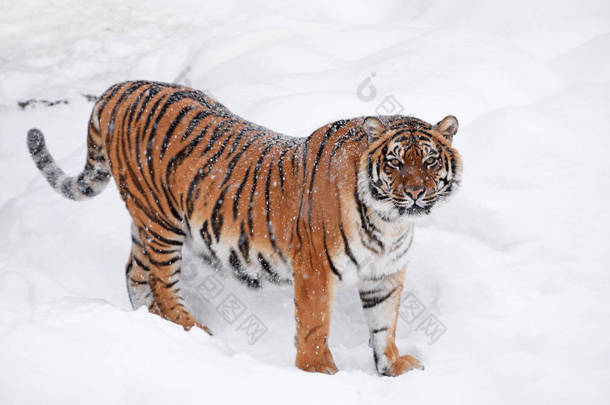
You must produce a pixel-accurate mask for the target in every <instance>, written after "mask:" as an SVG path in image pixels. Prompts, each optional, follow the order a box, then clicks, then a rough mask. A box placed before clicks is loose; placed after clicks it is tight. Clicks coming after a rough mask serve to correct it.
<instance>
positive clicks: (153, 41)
mask: <svg viewBox="0 0 610 405" xmlns="http://www.w3.org/2000/svg"><path fill="white" fill-rule="evenodd" d="M33 16H34V17H35V18H33ZM609 23H610V4H608V2H605V1H597V2H596V1H586V2H578V3H574V2H569V1H560V2H550V1H541V2H526V1H521V2H510V3H507V4H504V5H502V4H498V3H497V2H479V1H474V0H465V1H460V2H449V1H424V0H418V1H412V2H407V3H402V2H399V1H393V0H385V1H381V2H377V3H376V5H375V6H371V5H370V2H365V1H356V2H347V1H342V2H327V1H315V2H313V3H310V2H308V3H296V4H287V3H285V2H278V1H277V0H267V1H262V2H259V3H257V4H254V3H253V2H241V3H229V2H221V1H215V2H206V4H205V5H203V4H200V3H199V2H195V1H189V0H179V1H177V2H175V3H174V4H172V6H171V7H170V6H167V3H166V2H161V1H153V2H146V3H145V2H130V3H124V2H121V1H118V0H105V1H100V2H98V3H96V4H87V6H86V7H83V5H82V4H81V3H78V2H75V1H74V0H61V1H57V2H52V3H48V2H42V1H40V0H30V1H26V2H24V3H20V4H19V5H17V4H16V3H15V4H11V5H9V4H8V3H7V4H5V5H3V6H2V13H0V45H1V46H0V49H1V50H0V61H1V65H0V66H1V68H0V173H1V174H0V178H1V182H2V183H1V184H2V188H1V189H0V229H2V232H1V233H0V365H1V366H0V403H2V404H35V403H41V402H43V401H44V402H45V403H57V404H60V403H62V404H63V403H84V402H86V403H92V404H97V403H99V404H108V403H148V404H157V403H158V404H165V403H169V402H170V401H171V402H172V403H205V402H208V401H209V402H214V403H237V402H240V403H244V402H247V401H248V402H250V403H259V402H264V403H268V404H274V403H287V402H289V403H295V404H300V403H309V404H311V403H314V402H323V403H325V402H330V401H337V403H354V404H359V403H388V404H390V403H391V404H396V403H406V402H412V403H431V404H437V403H494V404H502V403H507V404H508V403H542V402H544V403H546V402H550V401H553V402H554V403H558V404H559V403H565V404H568V403H574V402H578V403H587V404H606V403H608V402H609V401H610V389H609V388H608V385H607V381H610V369H609V366H608V364H610V349H609V346H608V333H609V331H610V330H609V326H608V325H610V307H609V306H608V296H609V293H610V272H608V265H607V260H605V259H606V253H607V246H608V242H609V238H608V232H607V229H608V228H609V226H610V218H609V215H608V210H607V205H608V200H609V199H608V197H609V196H610V192H609V191H608V186H609V185H610V184H609V181H608V178H609V175H610V165H609V164H608V161H607V159H606V155H607V152H608V150H610V136H609V134H608V129H607V127H608V125H607V124H606V122H605V120H606V119H607V117H608V113H609V112H610V111H609V110H608V106H609V105H610V75H609V72H610V56H609V55H608V52H607V50H608V45H609V41H610V40H609V38H610V29H609V27H610V24H609ZM134 78H138V79H154V80H159V81H181V82H182V83H185V84H190V85H192V86H193V87H197V88H200V89H207V90H208V91H210V92H211V93H212V94H213V95H214V96H215V97H217V98H218V99H220V100H221V101H222V102H223V103H225V104H226V105H227V106H228V107H229V108H230V109H232V110H233V111H235V112H236V113H238V114H240V115H242V116H244V117H247V118H248V119H251V120H253V121H255V122H257V123H260V124H263V125H266V126H268V127H270V128H273V129H276V130H279V131H282V132H284V133H287V134H293V135H298V136H305V135H307V134H308V133H309V132H310V131H311V130H313V129H315V128H317V127H319V126H320V125H321V124H323V123H326V122H329V121H332V120H334V119H337V118H345V117H352V116H358V115H363V114H374V113H375V111H376V110H377V111H380V110H379V108H383V107H385V108H389V107H391V106H394V108H396V110H394V111H395V112H396V111H397V109H399V108H400V107H403V108H404V110H403V111H402V112H403V113H405V114H412V115H415V116H418V117H420V118H423V119H426V120H428V121H436V120H439V119H440V118H442V117H443V116H444V115H446V114H454V115H456V116H457V117H458V118H459V119H460V123H461V128H460V131H459V133H458V135H457V136H456V138H455V145H456V147H457V148H458V150H459V151H460V152H461V153H462V155H463V159H464V166H465V169H464V176H463V186H462V187H461V189H460V191H459V193H458V194H457V195H456V196H455V198H453V199H452V200H451V201H449V202H448V203H447V204H445V205H444V206H442V207H440V208H439V209H438V210H437V211H436V212H435V213H434V215H433V216H431V217H430V218H427V219H426V220H425V221H423V222H422V223H421V224H419V225H418V227H417V229H416V238H415V242H414V248H413V252H412V256H411V265H410V268H409V269H408V271H407V280H406V287H405V291H406V293H405V297H406V298H407V299H408V301H407V302H406V303H405V304H404V305H403V312H402V313H401V318H400V321H399V327H398V337H397V343H398V346H399V348H400V349H401V350H402V351H403V352H405V353H406V352H409V353H412V354H415V355H416V356H418V357H420V358H421V359H422V360H423V362H424V364H425V365H426V370H425V371H423V372H412V373H408V374H407V375H404V376H401V377H399V378H395V379H391V378H380V377H377V376H376V375H375V372H374V367H373V361H372V355H371V352H370V349H369V348H368V346H367V331H366V326H365V324H364V319H363V316H362V313H361V310H360V308H359V305H360V304H359V302H358V298H357V294H356V293H355V291H353V290H351V289H349V288H343V289H341V290H340V291H339V294H338V297H337V303H336V306H335V308H334V309H333V323H332V330H331V338H330V339H331V342H330V343H331V349H332V350H333V352H334V353H335V359H336V362H337V365H338V366H339V368H340V369H341V371H340V372H339V373H338V374H337V375H335V376H325V375H313V374H307V373H303V372H301V371H299V370H297V369H295V368H294V367H293V365H292V364H293V361H294V354H295V353H294V346H293V336H294V320H293V315H292V295H291V291H290V289H281V288H270V289H268V290H265V291H263V292H260V293H257V292H251V291H247V290H246V289H245V288H243V287H242V286H239V285H236V284H235V283H234V282H233V281H232V280H231V279H230V278H223V277H220V276H217V275H211V274H210V272H209V270H207V269H204V268H203V267H202V266H201V265H200V264H197V263H194V262H192V263H191V264H190V265H189V266H188V267H187V276H188V284H189V297H190V299H191V303H192V305H193V306H194V307H196V308H197V312H198V313H199V315H200V316H201V317H202V318H204V319H206V320H209V322H208V323H209V324H210V326H211V327H212V329H213V330H214V331H215V333H216V335H215V336H214V337H213V338H210V337H208V336H207V335H205V334H204V333H202V332H200V331H191V332H189V333H185V332H184V331H182V330H181V329H180V328H179V327H177V326H176V325H173V324H170V323H168V322H166V321H163V320H161V319H159V318H158V317H155V316H153V315H150V314H148V313H147V312H146V311H142V310H140V311H136V312H133V311H131V309H130V306H129V302H128V298H127V294H126V289H125V280H124V272H123V269H124V266H125V262H126V260H127V256H128V250H129V217H128V215H127V213H126V211H125V210H124V208H123V204H122V202H121V201H120V198H119V196H118V193H117V192H116V191H115V190H114V189H113V188H112V187H109V188H108V190H107V191H106V192H105V193H103V194H102V195H100V196H99V197H98V198H96V199H94V200H92V201H90V202H85V203H80V204H78V203H72V202H70V201H65V200H62V199H61V197H60V196H58V195H56V194H54V193H53V191H52V190H51V189H50V188H49V187H48V185H47V184H46V182H45V181H44V179H43V178H42V177H41V176H40V175H39V173H38V172H37V171H36V169H35V167H34V165H33V163H32V162H31V161H30V158H29V156H28V155H27V151H26V147H25V133H26V131H27V129H29V128H30V127H32V126H37V127H40V128H41V129H43V130H44V132H45V133H46V134H47V139H48V144H49V148H50V149H51V151H52V152H53V153H54V154H55V156H56V157H57V158H58V161H59V163H60V164H61V165H62V167H64V168H65V169H66V171H70V172H76V171H78V170H80V168H81V167H82V164H83V161H84V157H85V146H84V145H85V128H86V120H87V117H88V116H89V112H90V108H91V103H89V102H87V101H86V99H85V97H83V95H87V94H99V93H100V92H101V91H103V90H105V88H107V87H108V86H109V85H110V84H112V83H114V82H116V81H121V80H126V79H134ZM367 78H369V79H370V83H368V84H367V85H366V86H364V87H363V88H365V89H366V91H367V92H368V93H367V95H368V96H370V97H368V98H369V99H370V98H372V100H370V101H364V100H365V99H367V97H364V98H363V97H362V94H360V96H358V94H357V88H358V87H359V86H360V85H361V83H363V81H364V80H365V79H367ZM371 86H372V87H371ZM31 98H34V99H49V100H58V99H67V100H69V104H67V105H58V106H54V107H48V108H45V107H42V106H38V107H35V108H26V109H25V110H21V109H20V108H19V107H18V106H17V102H18V101H24V100H28V99H31ZM388 103H389V104H388ZM229 299H231V300H237V301H234V302H238V303H239V304H240V305H241V307H240V308H241V310H240V311H241V312H240V313H239V316H235V314H233V316H227V314H226V313H223V311H222V310H219V308H220V309H222V304H223V302H225V300H229ZM409 304H410V305H411V306H408V305H409ZM409 308H416V309H417V310H416V311H415V310H409ZM248 319H249V320H250V321H251V320H252V319H255V320H257V321H258V322H259V326H261V327H262V329H259V330H258V331H259V332H258V333H257V334H254V335H252V334H250V335H249V334H248V333H247V328H245V327H243V326H242V325H244V322H246V320H248ZM430 322H433V323H435V326H436V329H426V325H430ZM261 331H262V333H261ZM426 331H428V332H429V333H428V334H426ZM431 331H432V332H434V333H432V332H431Z"/></svg>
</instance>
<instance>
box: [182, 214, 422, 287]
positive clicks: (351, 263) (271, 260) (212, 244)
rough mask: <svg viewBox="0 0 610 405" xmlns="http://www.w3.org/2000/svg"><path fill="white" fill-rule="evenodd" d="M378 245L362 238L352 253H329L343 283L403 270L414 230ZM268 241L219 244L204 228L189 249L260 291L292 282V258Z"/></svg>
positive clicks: (228, 239)
mask: <svg viewBox="0 0 610 405" xmlns="http://www.w3.org/2000/svg"><path fill="white" fill-rule="evenodd" d="M375 239H376V240H377V241H378V242H377V243H373V241H372V240H370V239H369V238H367V235H365V234H359V235H358V236H355V237H353V238H351V240H350V241H349V249H344V250H340V251H338V252H335V253H334V254H333V253H330V254H329V256H330V260H331V261H332V265H333V266H334V268H335V270H336V272H337V273H338V274H337V276H338V277H339V278H340V281H341V282H343V283H346V284H350V285H354V284H357V283H358V281H359V280H370V279H379V278H383V277H385V276H388V275H391V274H394V273H396V272H399V271H401V270H403V269H404V268H405V267H406V264H407V259H408V252H409V250H410V247H411V244H412V242H413V226H412V225H411V226H409V227H407V228H406V232H404V233H402V234H400V235H397V236H389V237H384V236H382V235H376V237H375ZM257 242H258V243H257ZM265 242H266V241H257V239H252V240H248V242H247V243H246V242H245V240H242V238H239V237H231V236H222V237H220V238H219V239H218V240H216V238H215V237H214V235H213V233H212V232H211V230H210V229H208V228H207V227H206V226H205V224H204V226H203V227H201V231H200V232H199V233H193V235H192V236H191V238H190V240H188V245H189V247H190V249H191V250H192V251H193V252H194V253H195V254H196V255H198V256H199V257H201V258H202V260H203V261H204V262H205V263H206V264H208V265H211V266H213V267H214V268H216V269H217V270H219V271H223V272H229V273H232V274H233V276H234V277H235V278H237V279H238V280H239V281H241V282H243V283H245V284H246V285H247V286H248V287H252V288H260V287H262V285H263V284H264V283H265V282H271V283H273V284H289V283H292V281H293V271H292V267H291V264H290V258H289V257H287V256H286V255H283V256H281V255H280V254H278V253H276V252H274V251H273V250H272V249H270V248H269V246H268V243H265Z"/></svg>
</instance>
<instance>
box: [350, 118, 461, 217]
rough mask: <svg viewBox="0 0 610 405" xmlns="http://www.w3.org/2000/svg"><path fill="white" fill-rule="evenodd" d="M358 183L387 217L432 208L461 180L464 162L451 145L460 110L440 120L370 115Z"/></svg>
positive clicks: (372, 206)
mask: <svg viewBox="0 0 610 405" xmlns="http://www.w3.org/2000/svg"><path fill="white" fill-rule="evenodd" d="M362 127H363V129H364V131H365V132H366V135H367V136H368V144H367V151H366V153H365V155H364V156H363V157H362V158H361V163H360V170H359V174H358V188H359V192H360V195H361V197H362V199H363V202H364V203H365V204H366V205H367V206H368V207H369V208H370V209H372V210H374V211H375V212H376V213H377V214H378V215H379V216H380V217H381V218H382V219H384V220H386V221H394V220H398V219H402V218H414V217H417V216H421V215H424V214H428V213H430V210H431V209H432V207H433V206H434V205H435V204H436V203H437V202H439V201H441V200H443V199H445V198H446V197H447V196H449V195H450V194H451V192H452V191H453V190H454V189H455V187H456V185H458V184H459V180H460V173H461V170H462V164H461V159H460V155H459V154H458V153H457V151H456V150H455V149H453V148H452V147H451V142H452V140H453V136H454V135H455V134H456V132H457V129H458V121H457V119H456V118H455V117H454V116H451V115H450V116H447V117H445V118H443V119H442V120H441V121H440V122H439V123H438V124H436V125H434V126H433V125H430V124H428V123H427V122H424V121H421V120H418V119H416V118H412V117H406V116H390V117H387V116H381V117H368V118H365V119H364V120H363V124H362Z"/></svg>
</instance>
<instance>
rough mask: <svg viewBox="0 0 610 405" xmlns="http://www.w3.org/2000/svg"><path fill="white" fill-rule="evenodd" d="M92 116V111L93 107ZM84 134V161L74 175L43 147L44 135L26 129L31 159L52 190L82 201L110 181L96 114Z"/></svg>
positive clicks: (44, 145)
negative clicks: (85, 141) (85, 152)
mask: <svg viewBox="0 0 610 405" xmlns="http://www.w3.org/2000/svg"><path fill="white" fill-rule="evenodd" d="M94 115H95V110H94ZM91 118H92V119H91V120H90V122H89V134H88V136H87V163H86V164H85V168H84V169H83V171H82V172H81V173H80V174H78V175H77V176H73V177H72V176H68V175H66V173H65V172H64V171H63V170H62V169H61V168H60V167H59V166H58V165H57V163H56V162H55V160H54V159H53V157H52V156H51V153H50V152H49V150H48V149H47V146H46V144H45V141H44V135H43V134H42V132H41V131H40V130H38V129H36V128H33V129H30V130H29V131H28V149H29V150H30V154H31V155H32V159H33V160H34V163H36V166H37V167H38V169H40V171H41V172H42V173H43V174H44V175H45V177H46V179H47V181H48V182H49V184H50V185H51V187H53V189H54V190H55V191H57V192H58V193H59V194H61V195H63V196H64V197H66V198H68V199H70V200H86V199H89V198H93V197H95V196H96V195H98V194H99V193H101V192H102V191H103V190H104V188H105V187H106V185H107V184H108V181H109V180H110V169H109V166H108V159H107V157H106V152H105V151H104V146H103V144H102V137H101V136H100V132H99V126H98V128H96V126H95V123H97V122H98V121H97V120H96V117H93V116H92V117H91Z"/></svg>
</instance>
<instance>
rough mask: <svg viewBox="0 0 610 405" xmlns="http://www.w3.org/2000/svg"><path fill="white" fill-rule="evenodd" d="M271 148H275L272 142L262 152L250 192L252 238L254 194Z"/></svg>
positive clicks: (249, 218) (252, 233)
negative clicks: (259, 173) (264, 161)
mask: <svg viewBox="0 0 610 405" xmlns="http://www.w3.org/2000/svg"><path fill="white" fill-rule="evenodd" d="M271 148H273V143H271V142H270V143H269V145H267V147H266V148H265V149H264V150H263V151H262V152H261V154H260V156H259V158H258V160H257V161H256V165H254V173H253V176H252V189H251V190H250V204H249V205H248V227H249V229H250V236H252V235H254V225H253V222H254V220H253V218H252V212H253V209H254V193H255V192H256V184H257V183H258V172H259V171H260V170H261V166H262V164H263V160H264V159H265V156H266V155H267V153H268V152H269V150H270V149H271Z"/></svg>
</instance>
